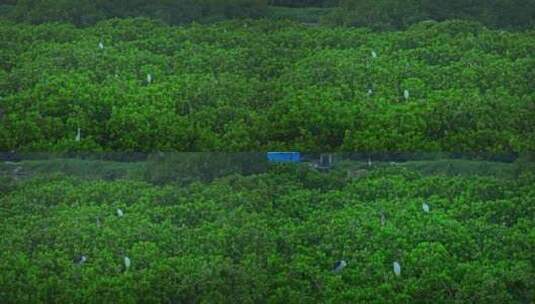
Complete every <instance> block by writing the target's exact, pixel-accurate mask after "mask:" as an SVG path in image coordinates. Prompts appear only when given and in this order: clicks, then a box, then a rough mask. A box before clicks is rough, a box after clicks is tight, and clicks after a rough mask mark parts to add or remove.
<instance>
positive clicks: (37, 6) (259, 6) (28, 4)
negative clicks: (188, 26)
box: [11, 0, 267, 26]
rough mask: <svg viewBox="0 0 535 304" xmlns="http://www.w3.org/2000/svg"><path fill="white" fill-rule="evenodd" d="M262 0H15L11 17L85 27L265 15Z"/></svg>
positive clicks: (176, 22) (264, 4) (184, 21)
mask: <svg viewBox="0 0 535 304" xmlns="http://www.w3.org/2000/svg"><path fill="white" fill-rule="evenodd" d="M266 8H267V2H266V1H265V0H151V1H145V0H67V1H57V0H18V1H17V4H16V6H15V8H14V12H13V13H12V14H11V17H12V18H14V19H15V20H18V21H26V22H30V23H34V24H38V23H43V22H49V21H68V22H72V23H73V24H76V25H81V26H87V25H90V24H94V23H95V22H97V21H99V20H103V19H109V18H124V17H133V16H145V17H153V18H158V19H161V20H164V21H166V22H168V23H171V24H180V23H186V22H191V21H194V20H195V21H213V20H218V19H219V20H220V19H227V18H235V17H258V16H262V15H264V14H265V10H266Z"/></svg>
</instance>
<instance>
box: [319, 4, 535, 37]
mask: <svg viewBox="0 0 535 304" xmlns="http://www.w3.org/2000/svg"><path fill="white" fill-rule="evenodd" d="M427 19H432V20H437V21H442V20H449V19H467V20H475V21H479V22H481V23H484V24H486V25H488V26H493V27H499V28H529V27H533V26H534V25H535V0H471V1H466V0H447V1H444V0H341V3H340V7H339V9H338V10H337V12H336V13H335V14H333V15H332V16H331V17H330V18H329V22H331V23H336V24H344V25H351V26H369V27H372V28H376V29H381V30H384V29H396V28H397V29H399V28H406V27H408V26H410V25H412V24H414V23H415V22H418V21H422V20H427Z"/></svg>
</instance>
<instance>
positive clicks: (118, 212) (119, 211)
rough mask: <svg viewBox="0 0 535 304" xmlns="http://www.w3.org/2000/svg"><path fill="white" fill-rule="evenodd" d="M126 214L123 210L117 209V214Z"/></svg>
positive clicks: (119, 215) (120, 215)
mask: <svg viewBox="0 0 535 304" xmlns="http://www.w3.org/2000/svg"><path fill="white" fill-rule="evenodd" d="M123 215H124V213H123V210H121V209H117V216H118V217H122V216H123Z"/></svg>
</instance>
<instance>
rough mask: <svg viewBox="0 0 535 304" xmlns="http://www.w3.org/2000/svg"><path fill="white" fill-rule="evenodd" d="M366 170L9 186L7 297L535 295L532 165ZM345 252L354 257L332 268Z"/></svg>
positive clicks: (223, 299) (2, 244)
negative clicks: (158, 182)
mask: <svg viewBox="0 0 535 304" xmlns="http://www.w3.org/2000/svg"><path fill="white" fill-rule="evenodd" d="M366 168H367V167H366ZM359 172H361V173H360V175H358V176H354V177H353V179H347V178H346V174H345V173H344V172H342V171H333V172H331V173H318V172H316V171H313V170H310V169H307V168H306V167H289V168H286V167H280V168H279V167H276V168H272V169H271V170H270V171H269V172H268V173H265V174H260V175H252V176H248V177H244V176H239V175H231V176H227V177H224V178H221V179H218V180H216V181H214V182H211V183H193V184H190V185H189V186H185V187H178V186H173V185H172V184H167V185H162V186H155V185H153V184H150V183H145V182H141V181H127V180H122V181H121V180H119V181H102V180H99V181H91V180H82V179H77V178H74V177H61V176H58V177H55V178H50V177H47V178H33V179H30V180H29V181H26V182H23V183H19V184H18V185H16V186H12V187H10V188H8V189H5V190H4V191H1V192H0V218H1V220H0V233H1V235H2V238H0V298H1V299H2V303H6V304H9V303H28V302H31V303H65V302H69V303H70V302H79V303H88V302H91V303H97V302H104V303H111V302H113V303H139V302H143V303H208V302H210V303H213V302H217V303H318V302H322V303H325V302H329V303H364V302H378V303H432V302H435V303H466V302H470V303H530V302H531V301H533V299H534V298H535V294H534V291H535V269H534V267H535V248H534V244H535V222H534V219H535V176H533V175H532V174H525V173H524V174H522V175H521V176H519V177H518V178H516V179H501V178H496V177H485V176H480V177H474V176H470V177H461V176H445V175H436V176H435V175H432V176H422V175H420V174H418V173H416V172H415V171H411V170H408V169H404V168H402V167H399V166H392V167H391V168H384V167H383V168H379V169H375V170H364V172H362V170H360V171H359ZM424 202H427V204H428V205H429V207H430V211H429V212H428V213H426V212H424V211H423V210H422V204H423V203H424ZM117 209H121V211H122V214H124V215H123V216H119V215H118V212H117ZM82 256H83V257H84V258H85V259H83V260H82V258H81V257H82ZM125 256H126V257H128V258H129V261H130V262H131V265H130V267H128V268H127V267H126V266H125V263H124V257H125ZM341 259H343V260H345V261H347V267H346V268H345V269H343V270H342V271H340V272H338V273H336V272H333V271H332V270H333V265H334V263H335V262H336V261H338V260H341ZM394 262H398V263H399V264H400V266H401V274H400V276H396V275H395V274H394V272H393V271H392V265H393V263H394Z"/></svg>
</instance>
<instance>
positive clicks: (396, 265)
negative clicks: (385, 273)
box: [394, 262, 401, 277]
mask: <svg viewBox="0 0 535 304" xmlns="http://www.w3.org/2000/svg"><path fill="white" fill-rule="evenodd" d="M394 273H395V274H396V276H398V277H399V276H400V275H401V265H399V263H398V262H394Z"/></svg>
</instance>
